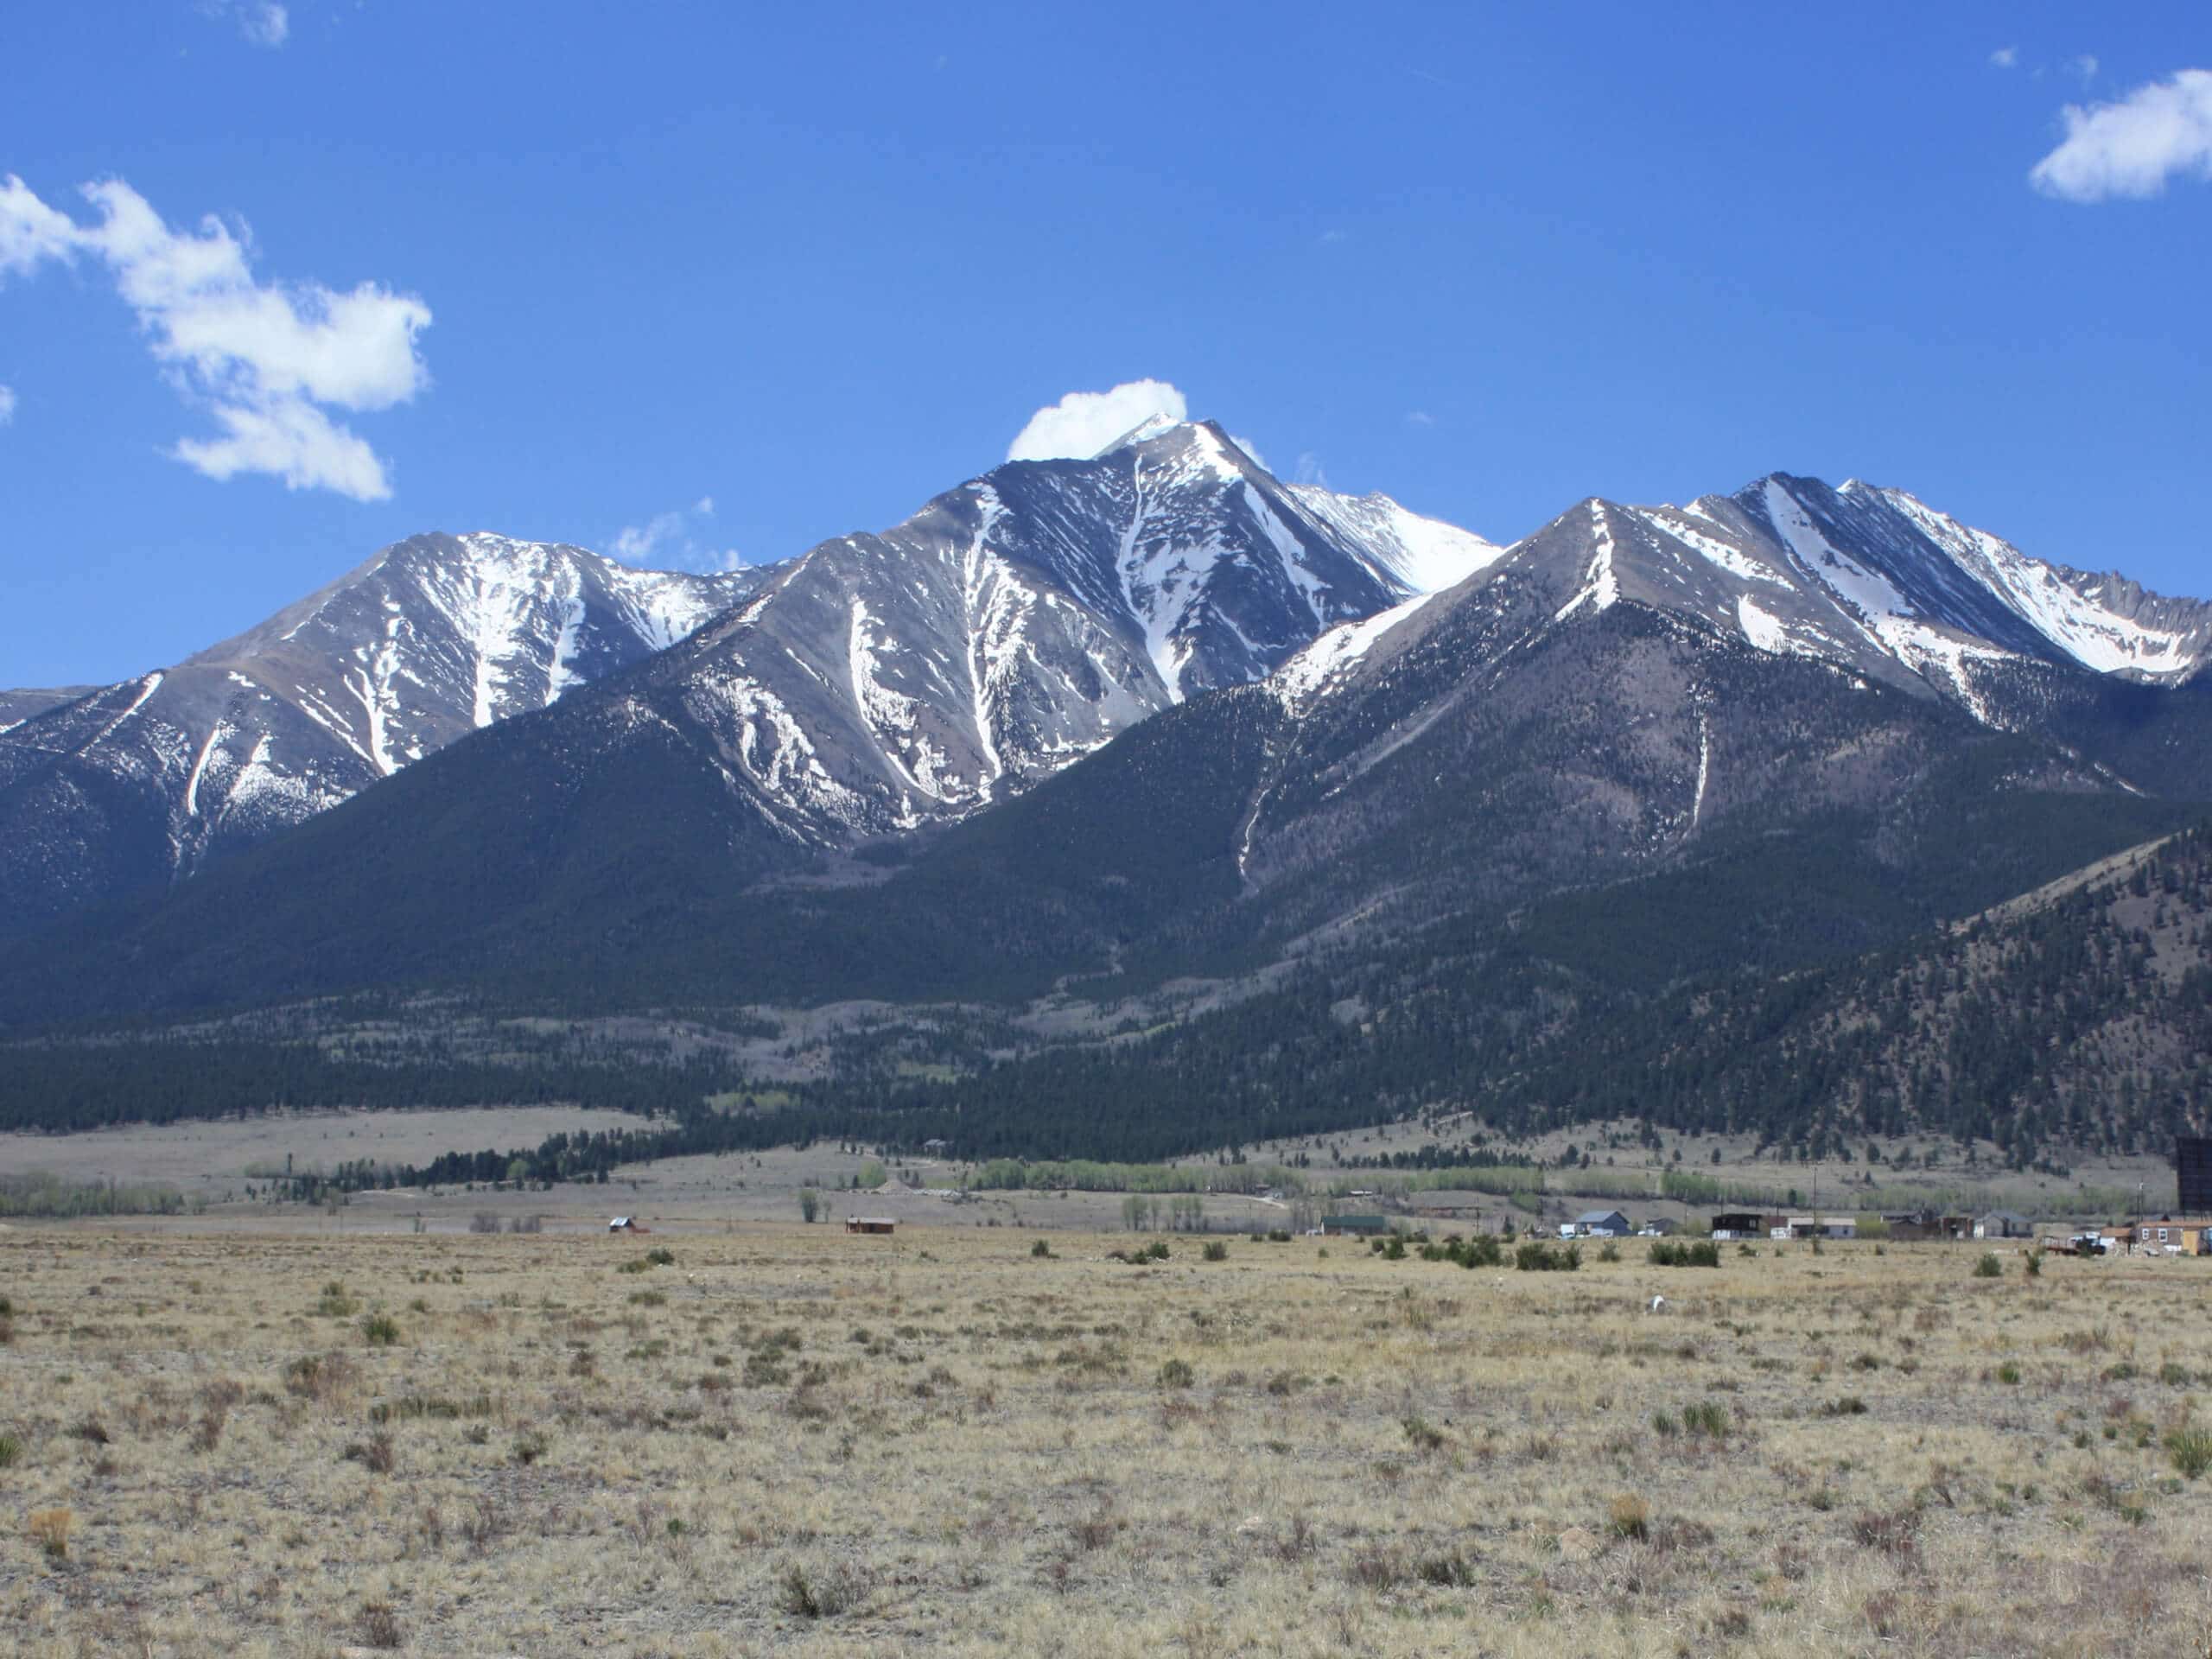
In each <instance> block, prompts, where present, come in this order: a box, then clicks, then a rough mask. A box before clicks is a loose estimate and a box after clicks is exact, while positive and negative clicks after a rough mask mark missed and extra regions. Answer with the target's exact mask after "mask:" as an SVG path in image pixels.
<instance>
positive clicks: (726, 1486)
mask: <svg viewBox="0 0 2212 1659" xmlns="http://www.w3.org/2000/svg"><path fill="white" fill-rule="evenodd" d="M1040 1237H1041V1238H1042V1239H1043V1240H1044V1242H1045V1244H1046V1248H1047V1249H1049V1250H1050V1252H1051V1254H1050V1255H1041V1256H1040V1255H1033V1254H1032V1250H1033V1248H1034V1247H1035V1246H1036V1245H1037V1244H1038V1243H1039V1240H1040ZM1167 1242H1168V1247H1169V1249H1170V1251H1171V1254H1170V1255H1169V1257H1168V1259H1167V1260H1166V1261H1164V1262H1156V1263H1153V1264H1150V1265H1132V1264H1128V1263H1125V1262H1120V1261H1116V1260H1113V1259H1111V1258H1110V1257H1109V1255H1108V1254H1107V1252H1108V1251H1109V1249H1130V1248H1132V1247H1133V1246H1134V1245H1135V1243H1137V1241H1136V1240H1135V1239H1134V1238H1132V1237H1131V1236H1129V1235H1128V1234H1121V1235H1116V1236H1105V1235H1085V1234H1080V1233H1073V1232H1067V1231H1056V1232H1053V1233H1051V1234H1049V1235H1043V1236H1040V1235H1039V1234H1038V1233H1036V1232H1032V1231H1022V1230H1012V1229H986V1228H971V1227H942V1228H918V1229H911V1230H901V1231H900V1232H899V1234H898V1235H897V1236H893V1237H890V1238H876V1237H865V1236H849V1235H847V1234H845V1233H844V1232H843V1231H842V1230H837V1229H833V1228H824V1227H814V1228H806V1227H802V1226H800V1225H798V1224H795V1223H747V1224H728V1225H725V1226H724V1227H723V1228H722V1229H721V1230H715V1231H707V1230H699V1231H681V1230H674V1231H668V1232H662V1233H657V1234H656V1235H655V1236H652V1237H645V1238H639V1237H622V1236H607V1235H606V1234H604V1233H598V1234H595V1235H586V1234H583V1233H582V1232H570V1233H551V1232H549V1233H544V1234H540V1235H521V1236H472V1235H468V1234H444V1235H438V1234H432V1235H429V1236H408V1235H404V1234H403V1235H394V1234H379V1235H375V1236H296V1235H292V1236H286V1235H280V1234H274V1233H260V1232H254V1233H237V1232H228V1231H216V1232H208V1231H193V1230H186V1229H184V1228H182V1227H175V1226H171V1225H168V1224H157V1225H151V1226H140V1227H137V1228H134V1229H131V1230H100V1229H92V1228H80V1227H47V1226H41V1225H29V1224H21V1225H17V1226H15V1227H13V1228H11V1229H9V1230H5V1231H0V1295H4V1297H5V1299H6V1310H7V1311H6V1312H5V1313H3V1314H0V1326H4V1329H5V1334H4V1338H0V1522H4V1524H0V1630H6V1631H7V1632H8V1633H9V1640H10V1642H12V1643H21V1644H22V1650H24V1651H39V1652H50V1653H56V1654H83V1655H108V1654H116V1653H133V1654H147V1655H166V1656H178V1659H182V1656H198V1655H231V1654H245V1655H257V1654H259V1655H272V1656H273V1655H292V1654H301V1653H308V1654H313V1653H336V1652H339V1651H341V1650H343V1649H349V1648H354V1649H372V1650H373V1649H378V1648H387V1647H396V1648H397V1649H399V1650H404V1651H408V1652H417V1653H424V1654H429V1653H439V1654H447V1653H490V1654H504V1653H514V1654H525V1653H526V1654H530V1655H533V1656H537V1655H558V1654H569V1653H582V1652H614V1653H624V1654H664V1655H702V1656H703V1655H748V1654H767V1653H777V1654H785V1653H788V1654H822V1655H827V1654H846V1653H852V1652H859V1651H867V1652H871V1653H877V1654H902V1653H910V1654H922V1653H932V1654H934V1653H954V1654H963V1655H974V1656H987V1655H988V1656H997V1655H1005V1656H1014V1655H1020V1656H1034V1655H1051V1654H1066V1655H1071V1656H1074V1655H1081V1656H1086V1659H1088V1656H1096V1655H1108V1656H1111V1655H1121V1654H1127V1655H1130V1656H1135V1655H1139V1654H1143V1655H1154V1654H1160V1653H1171V1654H1187V1655H1192V1656H1230V1655H1255V1656H1256V1655H1270V1656H1272V1655H1286V1656H1305V1655H1313V1656H1320V1655H1337V1654H1342V1653H1347V1652H1352V1653H1361V1654H1366V1655H1373V1656H1383V1659H1388V1656H1398V1655H1414V1654H1423V1655H1427V1654H1434V1653H1443V1652H1451V1653H1487V1654H1495V1655H1529V1656H1536V1655H1541V1656H1545V1659H1552V1656H1558V1655H1647V1654H1648V1655H1662V1654H1663V1655H1670V1656H1671V1655H1676V1654H1700V1655H1722V1654H1729V1653H1742V1654H1746V1655H1751V1654H1767V1653H1774V1654H1782V1653H1785V1652H1787V1653H1790V1654H1801V1653H1804V1652H1808V1651H1821V1652H1839V1651H1840V1652H1846V1653H1872V1652H1881V1653H1885V1654H1887V1653H1903V1654H1921V1653H1926V1654H1936V1653H1945V1654H1952V1653H1960V1652H1972V1653H1975V1654H1980V1655H2002V1654H2063V1655H2081V1656H2092V1655H2094V1656H2103V1655H2106V1654H2108V1653H2111V1652H2115V1651H2121V1650H2128V1651H2136V1650H2146V1651H2150V1650H2160V1649H2171V1650H2175V1651H2180V1650H2184V1649H2185V1650H2188V1651H2195V1650H2196V1646H2197V1645H2198V1644H2201V1643H2202V1640H2203V1637H2204V1631H2205V1629H2206V1627H2207V1624H2208V1620H2212V1579H2208V1572H2207V1567H2206V1562H2207V1560H2208V1559H2212V1504H2208V1503H2206V1502H2205V1501H2204V1498H2205V1489H2204V1484H2203V1482H2202V1479H2201V1478H2200V1476H2201V1475H2202V1473H2203V1472H2204V1466H2205V1465H2206V1464H2207V1463H2208V1462H2212V1421H2208V1419H2207V1416H2206V1414H2205V1412H2204V1408H2203V1405H2202V1401H2203V1399H2204V1396H2205V1395H2206V1394H2207V1392H2208V1391H2212V1324H2208V1320H2207V1318H2206V1309H2207V1306H2208V1305H2212V1304H2208V1299H2207V1292H2208V1289H2212V1263H2202V1262H2144V1261H2118V1262H2075V1261H2072V1260H2058V1259H2053V1260H2051V1261H2050V1262H2048V1263H2047V1264H2046V1265H2045V1267H2044V1271H2043V1273H2042V1274H2041V1275H2040V1277H2037V1278H2030V1277H2028V1276H2027V1275H2026V1274H2025V1273H2024V1257H2023V1256H2021V1255H2019V1254H2018V1253H2016V1252H2014V1251H2012V1250H2011V1249H2009V1248H2008V1249H2007V1250H2006V1251H2005V1253H2004V1254H2002V1255H2000V1257H1999V1262H2000V1265H2001V1268H2002V1272H2001V1274H1999V1276H1996V1277H1993V1278H1984V1277H1978V1276H1975V1275H1974V1274H1973V1271H1972V1269H1973V1267H1974V1262H1975V1261H1976V1260H1977V1253H1976V1252H1975V1251H1972V1250H1963V1249H1955V1248H1945V1247H1940V1246H1897V1245H1892V1246H1890V1247H1888V1248H1887V1249H1885V1250H1883V1251H1881V1252H1877V1250H1876V1249H1875V1248H1874V1247H1873V1246H1871V1245H1865V1244H1861V1245H1853V1246H1842V1247H1838V1246H1833V1245H1831V1246H1829V1247H1828V1248H1827V1249H1826V1250H1825V1251H1823V1252H1822V1253H1821V1254H1818V1255H1815V1254H1812V1253H1810V1252H1809V1251H1808V1250H1806V1249H1802V1247H1779V1246H1770V1245H1761V1246H1758V1247H1757V1249H1756V1253H1755V1254H1751V1255H1741V1254H1730V1255H1726V1257H1725V1258H1724V1264H1723V1265H1722V1266H1721V1267H1720V1268H1719V1269H1717V1270H1713V1269H1676V1270H1666V1269H1660V1268H1654V1267H1652V1266H1650V1265H1649V1263H1648V1262H1646V1261H1645V1259H1644V1249H1645V1247H1644V1245H1643V1243H1642V1242H1641V1241H1630V1242H1628V1243H1625V1244H1624V1246H1623V1247H1622V1256H1623V1259H1622V1260H1620V1261H1619V1262H1612V1263H1606V1262H1599V1261H1597V1260H1595V1259H1594V1257H1593V1258H1590V1259H1588V1260H1587V1262H1586V1266H1585V1267H1584V1268H1582V1270H1581V1271H1580V1272H1577V1273H1545V1274H1537V1273H1516V1272H1514V1271H1512V1270H1510V1268H1508V1269H1505V1270H1496V1269H1476V1270H1465V1269H1462V1268H1458V1267H1454V1266H1452V1265H1450V1264H1448V1263H1443V1262H1435V1263H1431V1262H1421V1261H1420V1260H1419V1259H1418V1258H1417V1257H1416V1258H1411V1259H1408V1260H1403V1261H1396V1262H1393V1261H1389V1260H1385V1259H1383V1258H1382V1257H1380V1256H1378V1255H1373V1254H1370V1252H1369V1251H1368V1250H1367V1249H1365V1248H1364V1247H1363V1246H1360V1245H1357V1244H1355V1243H1351V1242H1350V1241H1344V1240H1332V1241H1328V1242H1327V1243H1323V1242H1321V1241H1317V1240H1313V1239H1308V1238H1299V1239H1296V1240H1294V1242H1291V1243H1255V1242H1252V1241H1249V1240H1247V1239H1245V1238H1243V1237H1233V1238H1230V1239H1228V1240H1226V1241H1225V1252H1226V1253H1225V1256H1224V1259H1221V1260H1216V1261H1208V1260H1205V1259H1204V1256H1203V1255H1202V1252H1201V1248H1200V1246H1201V1243H1202V1241H1200V1240H1199V1239H1197V1238H1192V1237H1188V1236H1171V1237H1170V1238H1169V1239H1168V1241H1167ZM659 1249H666V1250H668V1251H669V1252H670V1253H671V1255H672V1256H673V1260H672V1261H669V1262H663V1263H656V1262H653V1261H652V1258H651V1257H650V1256H649V1255H648V1251H649V1250H659ZM1655 1294H1662V1295H1663V1296H1664V1297H1665V1299H1666V1300H1665V1303H1664V1306H1662V1307H1661V1308H1660V1309H1658V1310H1657V1311H1656V1312H1655V1311H1653V1310H1652V1309H1651V1306H1650V1303H1651V1299H1652V1297H1653V1296H1654V1295H1655Z"/></svg>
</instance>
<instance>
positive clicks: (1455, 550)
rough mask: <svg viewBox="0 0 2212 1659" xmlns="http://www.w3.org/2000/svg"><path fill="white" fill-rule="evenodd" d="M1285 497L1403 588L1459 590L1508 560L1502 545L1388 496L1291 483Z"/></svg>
mask: <svg viewBox="0 0 2212 1659" xmlns="http://www.w3.org/2000/svg"><path fill="white" fill-rule="evenodd" d="M1283 488H1284V492H1285V493H1287V495H1289V496H1290V498H1291V499H1293V500H1294V501H1295V502H1297V504H1298V505H1300V507H1301V508H1303V509H1304V510H1305V511H1306V512H1307V513H1309V514H1311V515H1312V516H1313V518H1315V519H1317V520H1318V521H1319V523H1320V524H1323V525H1324V526H1325V527H1326V528H1327V529H1329V530H1330V531H1333V532H1334V533H1335V534H1336V536H1337V537H1338V538H1339V539H1340V540H1342V541H1343V542H1344V543H1345V544H1347V545H1349V546H1351V547H1355V548H1357V549H1358V550H1360V551H1361V552H1362V553H1363V554H1364V555H1366V556H1367V558H1368V560H1369V561H1370V563H1372V564H1373V565H1374V566H1375V567H1376V569H1379V570H1381V571H1382V572H1383V574H1384V575H1387V576H1389V578H1390V580H1391V581H1392V582H1395V583H1396V584H1397V586H1398V587H1399V588H1402V590H1404V591H1406V592H1408V593H1416V594H1433V593H1438V592H1440V591H1442V590H1443V589H1444V588H1456V587H1458V586H1459V584H1460V583H1461V582H1465V581H1466V579H1467V578H1468V577H1470V576H1471V575H1475V574H1476V573H1477V572H1478V571H1482V570H1487V569H1490V567H1491V565H1493V564H1495V563H1497V562H1498V560H1499V559H1501V558H1503V556H1505V550H1504V549H1503V548H1502V547H1500V546H1499V545H1498V544H1497V543H1495V542H1492V541H1489V540H1487V539H1485V538H1484V537H1480V536H1478V535H1476V534H1475V533H1474V532H1473V531H1470V530H1462V529H1460V528H1459V525H1457V524H1446V523H1445V522H1444V521H1443V520H1442V519H1440V518H1423V517H1422V516H1421V514H1420V513H1417V512H1412V511H1411V510H1409V509H1408V508H1406V507H1403V506H1401V505H1399V504H1398V503H1397V502H1395V501H1394V500H1392V499H1390V498H1389V496H1387V495H1381V494H1375V495H1357V496H1354V495H1339V494H1338V493H1336V492H1335V491H1333V490H1329V489H1324V488H1322V487H1321V486H1319V485H1315V484H1287V485H1285V486H1283Z"/></svg>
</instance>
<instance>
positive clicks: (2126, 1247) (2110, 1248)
mask: <svg viewBox="0 0 2212 1659" xmlns="http://www.w3.org/2000/svg"><path fill="white" fill-rule="evenodd" d="M2097 1248H2098V1249H2101V1250H2102V1251H2103V1252H2104V1253H2105V1254H2106V1255H2126V1254H2127V1253H2128V1252H2129V1251H2131V1250H2133V1249H2134V1248H2135V1226H2134V1224H2133V1223H2132V1222H2121V1223H2120V1224H2119V1225H2117V1226H2114V1227H2100V1228H2098V1229H2097Z"/></svg>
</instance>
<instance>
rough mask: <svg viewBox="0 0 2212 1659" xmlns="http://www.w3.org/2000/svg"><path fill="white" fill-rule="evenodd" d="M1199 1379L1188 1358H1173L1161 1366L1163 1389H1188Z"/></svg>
mask: <svg viewBox="0 0 2212 1659" xmlns="http://www.w3.org/2000/svg"><path fill="white" fill-rule="evenodd" d="M1197 1381H1198V1373H1197V1372H1196V1371H1194V1370H1192V1369H1191V1363H1190V1361H1188V1360H1186V1359H1171V1360H1169V1361H1168V1362H1167V1363H1166V1364H1165V1365H1162V1366H1161V1367H1160V1387H1161V1388H1163V1389H1187V1388H1189V1387H1190V1386H1191V1385H1192V1383H1196V1382H1197Z"/></svg>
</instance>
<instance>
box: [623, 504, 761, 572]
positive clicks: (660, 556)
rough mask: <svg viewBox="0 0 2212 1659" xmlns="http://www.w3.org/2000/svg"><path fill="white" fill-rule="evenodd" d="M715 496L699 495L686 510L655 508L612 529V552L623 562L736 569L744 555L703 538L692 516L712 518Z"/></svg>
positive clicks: (661, 567)
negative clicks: (650, 513) (636, 520)
mask: <svg viewBox="0 0 2212 1659" xmlns="http://www.w3.org/2000/svg"><path fill="white" fill-rule="evenodd" d="M714 513H715V498H714V497H713V496H711V495H702V496H701V497H700V498H699V499H698V501H697V502H696V504H695V505H693V506H692V507H691V508H690V511H689V512H686V511H685V510H684V509H683V508H682V507H677V508H676V509H675V510H673V511H672V512H657V513H655V514H654V515H653V516H652V518H648V519H646V520H645V523H644V524H626V525H625V526H624V527H623V528H622V529H620V530H618V531H615V532H614V541H613V554H614V556H615V557H616V558H618V559H620V560H621V561H622V562H623V563H625V564H640V565H645V566H646V567H648V568H650V569H658V570H699V571H720V570H735V569H739V568H740V567H741V566H742V565H743V564H744V563H745V556H744V555H743V554H741V553H740V552H739V551H738V550H736V549H735V548H734V547H723V548H717V547H714V546H712V545H709V543H703V542H702V541H701V540H700V539H699V537H698V536H697V535H696V534H695V533H694V526H693V524H692V520H693V519H695V518H713V517H714Z"/></svg>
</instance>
